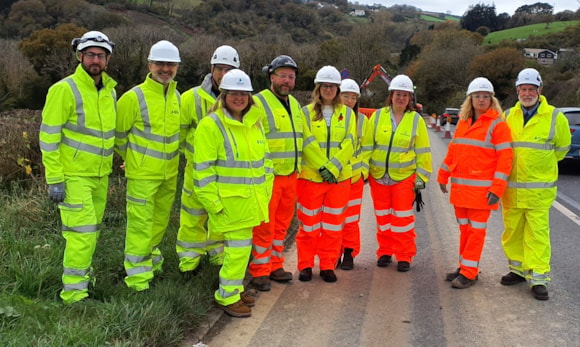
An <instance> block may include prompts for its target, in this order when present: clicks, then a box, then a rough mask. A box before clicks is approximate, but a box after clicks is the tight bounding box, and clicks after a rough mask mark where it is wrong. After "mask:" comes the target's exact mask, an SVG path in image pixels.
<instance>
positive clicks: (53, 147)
mask: <svg viewBox="0 0 580 347" xmlns="http://www.w3.org/2000/svg"><path fill="white" fill-rule="evenodd" d="M40 149H42V150H43V151H45V152H54V151H57V150H58V143H46V142H44V141H40Z"/></svg>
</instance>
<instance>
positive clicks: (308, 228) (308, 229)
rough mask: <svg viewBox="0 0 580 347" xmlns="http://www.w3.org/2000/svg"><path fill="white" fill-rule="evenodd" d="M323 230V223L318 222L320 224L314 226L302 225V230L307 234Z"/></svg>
mask: <svg viewBox="0 0 580 347" xmlns="http://www.w3.org/2000/svg"><path fill="white" fill-rule="evenodd" d="M321 228H322V223H321V222H318V223H316V224H313V225H306V224H303V225H302V230H303V231H305V232H313V231H317V230H319V229H321Z"/></svg>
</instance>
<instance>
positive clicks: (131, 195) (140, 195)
mask: <svg viewBox="0 0 580 347" xmlns="http://www.w3.org/2000/svg"><path fill="white" fill-rule="evenodd" d="M176 190H177V176H174V177H172V178H169V179H166V180H143V179H132V178H128V179H127V235H126V237H125V261H124V265H125V271H126V272H127V276H126V277H125V283H126V284H127V286H128V287H129V288H132V289H135V290H137V291H141V290H145V289H149V282H150V281H151V280H152V279H153V272H160V271H161V269H162V265H163V256H162V255H161V251H160V250H159V244H160V243H161V240H162V239H163V236H164V235H165V230H166V228H167V224H168V223H169V215H170V213H171V206H172V205H173V200H174V199H175V192H176Z"/></svg>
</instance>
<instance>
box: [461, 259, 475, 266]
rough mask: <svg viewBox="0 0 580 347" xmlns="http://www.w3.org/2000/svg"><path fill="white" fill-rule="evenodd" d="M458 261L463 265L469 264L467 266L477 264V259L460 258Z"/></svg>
mask: <svg viewBox="0 0 580 347" xmlns="http://www.w3.org/2000/svg"><path fill="white" fill-rule="evenodd" d="M459 262H460V263H461V265H464V266H469V267H478V266H479V262H478V261H473V260H467V259H461V260H460V261H459Z"/></svg>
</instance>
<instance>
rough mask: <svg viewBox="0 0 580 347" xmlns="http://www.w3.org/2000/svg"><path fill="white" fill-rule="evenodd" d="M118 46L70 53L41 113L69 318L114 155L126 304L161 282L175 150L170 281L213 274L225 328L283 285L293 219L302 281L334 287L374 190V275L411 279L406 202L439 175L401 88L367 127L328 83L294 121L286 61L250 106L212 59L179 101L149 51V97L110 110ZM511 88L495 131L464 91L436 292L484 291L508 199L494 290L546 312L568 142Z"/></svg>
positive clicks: (563, 131) (549, 113)
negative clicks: (453, 257) (71, 60)
mask: <svg viewBox="0 0 580 347" xmlns="http://www.w3.org/2000/svg"><path fill="white" fill-rule="evenodd" d="M114 47H115V45H114V43H113V42H112V41H110V40H109V38H108V37H107V36H106V35H105V34H103V33H102V32H98V31H89V32H87V33H85V34H84V35H83V36H82V37H81V38H78V39H74V40H73V42H72V48H73V50H74V52H75V54H76V57H77V59H78V61H79V65H78V67H77V68H76V71H75V72H74V73H73V74H72V75H70V76H68V77H66V78H64V79H63V80H61V81H59V82H57V83H56V84H54V85H53V86H52V87H51V88H50V89H49V92H48V95H47V98H46V104H45V107H44V109H43V113H42V125H41V131H40V143H41V150H42V154H43V164H44V166H45V168H46V181H47V183H48V187H49V197H50V199H51V200H52V201H54V202H56V203H58V207H59V209H60V215H61V220H62V233H63V237H64V238H65V240H66V246H65V251H64V259H63V267H64V270H63V275H62V281H63V289H62V291H61V293H60V296H61V298H62V300H63V302H65V303H74V302H78V301H81V300H83V299H85V298H87V297H88V287H89V283H90V282H91V263H92V257H93V254H94V251H95V245H96V242H97V238H98V235H99V230H100V226H101V222H102V220H103V215H104V210H105V205H106V199H107V190H108V176H109V174H110V173H111V171H112V158H113V152H117V153H118V154H119V155H120V156H121V157H122V159H123V165H122V169H123V170H124V171H125V176H126V178H127V195H126V202H127V230H126V238H125V251H124V253H125V256H124V267H125V270H126V277H125V283H126V285H127V286H128V287H129V288H131V289H133V290H135V291H143V290H147V289H148V288H149V286H150V282H151V281H152V280H153V278H154V276H155V274H156V273H158V272H160V271H162V265H163V255H162V254H161V251H160V249H159V245H160V243H161V241H162V239H163V236H164V234H165V230H166V228H167V225H168V222H169V217H170V211H171V207H172V205H173V202H174V199H175V195H176V190H177V176H178V164H179V156H180V154H179V153H180V151H182V152H183V153H184V154H185V158H186V161H187V163H186V166H185V172H184V183H183V188H182V193H181V210H180V227H179V231H178V235H177V243H176V252H177V255H178V257H179V269H180V271H181V272H183V273H184V274H190V275H192V276H195V275H196V273H197V272H198V270H199V266H200V260H201V258H202V257H204V256H208V257H209V261H210V263H211V264H213V265H216V266H221V267H220V270H219V288H218V289H217V290H216V291H215V294H214V298H215V301H216V303H217V305H218V307H219V308H221V309H222V310H224V311H225V312H226V313H228V314H229V315H231V316H234V317H248V316H250V315H251V308H250V307H251V306H253V305H254V304H255V298H254V297H253V296H251V295H247V294H246V291H245V289H244V284H243V281H244V277H245V273H246V270H247V269H249V272H250V274H251V275H252V279H251V281H250V283H249V285H250V287H252V288H255V289H257V290H259V291H268V290H270V288H271V281H276V282H289V281H291V280H292V279H293V275H292V272H290V271H287V270H285V269H284V256H283V251H284V240H285V238H286V231H287V230H288V228H289V226H290V224H291V221H292V219H293V217H294V214H295V212H296V214H297V217H298V220H299V222H300V223H299V230H298V234H297V236H296V246H297V253H298V270H299V280H300V281H310V280H312V275H313V267H314V265H315V260H316V259H315V258H316V257H318V260H319V261H318V266H319V270H320V271H319V275H320V277H321V278H322V279H323V280H324V281H326V282H336V281H337V277H336V274H335V272H334V270H335V269H336V268H337V267H340V268H341V269H343V270H351V269H353V267H354V258H355V257H356V256H357V254H359V253H360V228H359V219H360V210H361V201H362V194H363V188H364V183H365V182H367V181H368V182H369V184H370V190H371V195H372V200H373V204H374V213H375V217H376V222H377V229H376V238H377V242H378V249H377V251H376V258H377V266H379V267H386V266H388V265H389V264H390V263H391V262H392V261H393V258H396V260H397V270H398V271H400V272H406V271H409V269H410V265H411V263H412V260H413V258H414V257H415V255H416V252H417V249H416V243H415V238H416V234H415V212H414V208H413V203H414V201H415V200H416V196H417V195H418V194H419V193H420V192H419V191H420V190H421V189H424V188H425V183H426V182H428V180H429V177H430V174H431V171H432V168H431V167H432V165H431V152H430V144H429V136H428V133H427V127H426V124H425V121H424V120H423V118H422V117H421V116H420V115H419V114H418V113H417V112H416V111H415V108H414V103H413V93H414V87H413V82H412V81H411V79H410V78H409V77H408V76H406V75H398V76H396V77H394V78H393V79H392V81H391V84H390V86H389V94H388V97H387V100H386V105H385V107H383V108H380V109H378V110H377V111H376V112H374V113H373V115H372V116H371V117H370V119H368V118H367V117H366V116H364V115H362V114H361V113H359V112H358V99H359V97H360V89H359V86H358V85H357V83H356V82H355V81H354V80H352V79H344V80H343V79H342V78H341V75H340V72H339V71H338V70H337V69H336V68H335V67H333V66H324V67H322V68H321V69H320V70H318V72H317V74H316V77H315V79H314V83H315V88H314V90H313V92H312V97H311V102H310V103H309V104H308V105H306V106H304V107H302V106H301V105H300V103H299V102H298V101H297V100H296V99H295V98H294V97H293V96H292V95H291V93H292V91H293V89H294V86H295V82H296V78H297V74H298V66H297V64H296V63H295V61H294V60H293V59H292V58H291V57H289V56H286V55H280V56H278V57H276V58H275V59H274V60H272V62H271V63H270V64H268V65H267V66H265V67H264V72H265V73H266V75H267V76H268V78H269V80H270V87H269V88H267V89H264V90H262V91H260V92H259V93H256V94H254V95H252V93H253V92H254V90H253V87H252V83H251V80H250V78H249V76H248V75H247V74H246V73H245V72H244V71H242V70H240V69H239V67H240V58H239V55H238V53H237V51H236V50H235V49H234V48H233V47H231V46H220V47H218V48H217V49H216V50H215V52H214V54H213V56H212V57H211V60H210V64H211V71H210V73H208V74H207V75H206V76H205V78H204V80H203V82H202V83H201V85H199V86H196V87H194V88H191V89H190V90H187V91H186V92H184V93H183V95H181V94H180V93H179V92H178V91H177V89H176V82H175V81H174V77H175V75H176V73H177V70H178V67H179V63H180V62H181V59H180V55H179V50H178V48H177V47H176V46H175V45H174V44H172V43H171V42H169V41H165V40H162V41H159V42H157V43H155V44H154V45H153V46H152V47H151V49H150V52H149V56H148V58H147V59H148V69H149V73H148V75H147V77H146V78H145V81H144V82H143V83H141V84H139V85H137V86H135V87H133V88H132V89H131V90H129V91H127V92H126V93H124V94H123V95H122V96H121V97H120V98H119V100H118V102H117V95H116V93H115V85H116V83H115V81H114V80H113V79H112V78H111V77H110V76H109V75H108V74H107V73H106V68H107V65H108V62H109V60H110V58H111V54H112V52H113V49H114ZM534 73H535V74H534ZM534 78H535V79H534ZM516 86H517V91H518V96H519V100H520V102H519V103H518V104H516V106H515V107H513V108H512V109H511V112H510V110H508V111H506V112H505V113H504V114H505V116H506V120H504V117H503V116H502V115H501V108H500V106H499V102H498V101H497V99H495V97H494V96H493V95H494V93H493V86H492V85H491V83H490V82H489V81H488V80H486V79H485V78H477V79H475V80H474V81H473V82H472V83H471V84H470V86H469V88H468V92H467V94H468V96H467V98H466V101H465V103H464V104H463V106H462V111H461V121H460V122H459V124H458V126H457V131H456V133H455V137H454V139H453V141H452V142H451V144H450V146H449V151H448V154H447V156H446V158H445V160H444V162H443V164H442V165H441V169H440V170H439V176H438V182H439V184H440V187H441V190H442V191H443V192H447V187H446V185H447V183H448V181H449V179H450V180H451V203H452V204H453V205H454V206H455V214H456V216H457V220H458V222H459V225H460V231H461V240H460V259H459V268H458V269H457V270H456V271H455V272H453V273H450V274H448V275H447V279H448V280H450V281H452V286H453V287H455V288H467V287H469V286H470V285H472V284H473V283H474V282H475V281H476V280H477V273H478V262H479V258H480V255H481V251H482V249H483V243H484V238H485V230H486V222H487V219H488V217H489V214H490V210H492V209H497V207H498V201H499V199H500V197H502V195H503V208H504V221H505V232H504V236H503V240H502V242H503V245H504V250H505V253H506V256H507V258H508V260H509V266H510V273H509V274H508V275H506V276H504V277H502V280H501V283H502V284H506V285H509V284H516V283H519V282H525V281H526V280H530V281H531V284H532V292H533V294H534V296H535V297H536V298H538V299H547V298H548V294H547V290H546V283H547V282H548V281H549V278H548V272H549V271H550V267H549V261H550V246H549V222H548V210H549V207H550V205H551V203H552V201H553V200H554V198H555V189H556V187H555V182H556V179H557V165H556V163H557V161H558V160H560V159H562V157H563V156H564V154H565V153H566V150H567V146H569V142H570V141H569V140H570V137H569V132H568V130H567V128H566V126H567V122H565V118H564V117H563V115H562V114H561V113H559V112H558V111H557V110H556V109H555V108H554V107H552V106H550V105H548V104H547V101H546V100H545V98H544V97H543V96H541V87H542V84H541V79H540V76H539V74H538V73H537V71H535V70H533V69H527V70H524V71H522V73H520V76H518V80H517V81H516ZM566 141H568V142H566ZM474 154H475V156H477V158H478V159H477V160H473V158H474ZM512 158H513V167H512ZM524 161H525V162H526V163H525V164H524ZM530 162H531V163H532V164H530ZM504 191H505V194H504ZM538 288H539V289H538Z"/></svg>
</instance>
